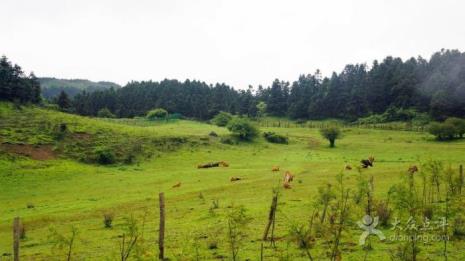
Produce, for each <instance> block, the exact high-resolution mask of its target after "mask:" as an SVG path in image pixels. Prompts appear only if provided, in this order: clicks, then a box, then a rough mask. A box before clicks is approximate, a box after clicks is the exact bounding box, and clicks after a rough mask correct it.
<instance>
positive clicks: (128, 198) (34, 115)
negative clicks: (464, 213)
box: [0, 104, 465, 260]
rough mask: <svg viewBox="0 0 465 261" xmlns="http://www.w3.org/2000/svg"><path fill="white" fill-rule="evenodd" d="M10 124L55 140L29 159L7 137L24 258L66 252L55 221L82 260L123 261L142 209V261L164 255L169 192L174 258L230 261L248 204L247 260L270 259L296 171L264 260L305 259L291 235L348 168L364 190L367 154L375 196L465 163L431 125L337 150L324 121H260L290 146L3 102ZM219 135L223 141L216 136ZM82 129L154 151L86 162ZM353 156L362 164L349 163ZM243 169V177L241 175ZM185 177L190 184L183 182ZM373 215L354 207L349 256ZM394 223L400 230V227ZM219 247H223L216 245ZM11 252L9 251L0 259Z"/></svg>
mask: <svg viewBox="0 0 465 261" xmlns="http://www.w3.org/2000/svg"><path fill="white" fill-rule="evenodd" d="M139 121H144V120H139ZM62 122H66V123H68V125H67V126H68V128H69V131H70V133H71V134H68V135H70V137H72V138H64V139H63V141H60V142H61V143H60V142H57V141H56V140H55V139H54V138H53V136H51V134H50V133H51V132H50V130H52V129H53V126H52V127H50V126H49V125H56V124H58V123H62ZM0 128H1V129H0V142H1V143H9V144H20V143H22V144H30V145H34V146H35V147H36V148H37V147H40V146H43V145H47V144H48V145H50V146H51V150H52V151H56V152H53V153H56V154H54V155H53V157H51V159H48V160H33V159H30V158H28V157H22V156H18V155H16V154H14V153H12V151H9V149H8V148H7V147H6V145H3V149H2V151H0V255H2V254H3V253H12V234H11V230H12V229H11V224H12V220H13V218H14V217H16V216H19V217H21V218H22V219H23V222H24V223H25V228H26V238H25V239H24V240H22V241H21V255H22V257H23V260H55V259H56V260H63V256H64V255H63V254H62V253H61V252H60V251H59V250H56V249H55V250H52V249H53V244H52V242H51V241H50V239H49V238H48V235H50V229H51V227H54V228H55V229H57V231H59V232H60V233H65V234H66V233H68V232H69V230H70V227H71V226H75V227H76V228H77V229H78V231H79V237H78V239H79V240H78V241H77V243H76V246H75V253H76V256H75V257H76V259H77V260H107V259H108V260H115V259H118V249H119V245H118V244H119V242H120V238H119V235H121V234H122V233H123V231H124V230H123V229H124V226H123V224H124V222H125V218H127V217H129V216H131V215H133V216H134V217H135V218H136V219H137V220H138V221H139V225H140V226H139V229H142V228H141V223H142V220H143V219H144V217H145V226H144V238H143V240H140V242H139V243H140V246H139V248H138V249H137V251H139V252H137V255H138V256H139V257H138V258H137V259H138V260H154V259H155V257H156V256H157V238H158V222H159V220H158V193H159V192H164V193H165V197H166V211H167V213H166V217H167V225H166V236H165V238H166V248H167V249H166V256H168V257H169V258H170V259H171V260H196V256H198V257H199V258H200V259H199V260H213V259H228V257H229V256H230V253H229V250H228V245H227V241H226V236H225V235H226V232H227V222H226V218H225V217H226V215H227V213H228V212H229V211H231V209H233V208H235V207H236V206H240V205H242V206H243V207H244V208H245V209H246V214H247V215H248V216H249V217H251V223H250V224H249V225H248V230H247V231H248V233H247V237H246V238H245V239H244V240H243V244H244V246H243V247H242V248H241V250H240V252H239V256H240V260H246V259H249V260H259V255H260V244H261V237H262V235H263V230H264V227H265V224H266V220H267V217H268V210H269V207H270V203H271V197H272V188H275V187H279V188H281V181H282V175H283V173H284V171H285V170H289V171H291V172H292V173H293V174H295V176H296V178H295V180H294V182H293V183H292V189H290V190H281V191H280V196H279V204H278V213H277V216H276V218H277V220H276V221H277V224H276V228H275V229H276V231H275V236H276V237H277V238H278V240H277V243H276V249H274V248H272V247H270V246H269V243H266V244H265V250H264V257H265V260H306V257H305V255H304V253H303V252H302V251H301V250H299V249H298V248H297V246H296V244H294V243H293V242H289V241H287V240H286V235H287V234H288V231H289V228H290V224H292V223H301V224H307V223H308V221H309V219H310V216H311V213H312V209H313V206H314V202H315V200H316V195H317V189H318V187H319V186H322V185H325V184H326V183H328V182H329V183H333V184H335V183H336V175H338V174H339V173H340V172H343V173H344V174H343V175H344V178H343V179H344V184H345V185H347V186H353V187H354V189H355V184H356V182H357V177H358V175H359V174H358V173H357V171H356V169H355V166H357V165H359V161H360V160H361V159H365V158H367V157H368V156H370V155H373V156H374V157H375V163H374V167H373V168H370V169H364V170H363V171H362V175H365V176H367V177H368V176H369V175H373V177H374V185H375V196H376V197H377V198H379V199H383V198H385V197H386V195H387V192H388V190H389V188H390V186H391V185H393V184H395V183H399V182H401V179H400V177H401V176H402V175H405V173H406V170H407V169H408V168H409V166H411V165H418V166H420V165H421V163H423V162H426V161H427V160H429V159H435V160H441V161H443V162H444V164H445V165H446V166H448V165H449V164H450V165H451V166H452V167H453V168H457V167H458V165H459V164H463V163H464V162H465V153H464V152H465V141H463V140H461V141H454V142H444V143H439V142H436V141H434V140H433V137H432V136H430V135H429V134H428V133H425V132H411V131H394V130H372V129H362V128H344V129H343V134H344V137H343V138H342V139H341V140H338V141H337V142H336V148H334V149H330V148H329V147H328V144H327V142H326V141H325V140H323V139H322V138H321V136H320V135H319V132H318V129H316V128H299V127H292V128H284V127H261V130H262V131H265V130H267V131H274V132H277V133H280V134H283V135H286V136H288V137H289V141H290V143H289V144H288V145H277V144H270V143H267V142H266V141H265V140H264V139H263V138H260V139H258V140H256V141H254V142H252V143H241V144H239V145H226V144H222V143H220V142H219V139H220V137H221V136H225V135H227V134H228V131H227V130H226V129H225V128H220V127H216V126H213V125H209V124H206V123H199V122H194V121H187V120H177V121H172V122H167V123H153V124H152V123H149V122H143V123H141V122H133V121H131V120H119V121H118V120H99V119H92V118H84V117H80V116H71V115H68V114H64V113H59V112H54V111H47V110H42V109H37V108H27V107H25V108H23V109H22V111H16V110H14V109H13V108H12V106H11V105H9V104H1V106H0ZM212 131H214V132H215V133H217V134H218V135H219V136H220V137H212V136H209V135H208V134H209V133H210V132H212ZM75 133H80V134H79V135H81V136H76V134H75ZM83 133H84V134H86V135H89V137H91V138H89V139H91V141H92V143H101V144H100V145H99V146H103V145H105V146H110V147H111V146H114V147H115V148H119V149H121V151H123V152H124V147H127V146H129V145H131V144H133V143H134V142H141V144H142V145H143V149H144V150H143V151H144V154H143V156H140V158H139V160H138V161H137V163H133V164H129V165H128V164H123V163H117V164H114V165H110V166H101V165H97V164H90V163H84V162H81V161H79V160H78V159H77V158H73V157H74V155H81V154H85V153H88V152H87V151H80V152H77V150H76V149H72V148H71V147H70V146H81V145H82V144H81V143H79V142H78V140H79V139H83V137H87V136H85V135H84V134H83ZM73 135H74V136H73ZM170 137H185V140H182V141H179V142H180V143H181V144H180V145H176V146H173V145H171V143H170V142H173V141H171V140H169V141H167V142H165V143H163V144H164V145H163V146H164V147H163V148H161V147H160V148H155V147H151V146H155V145H153V144H154V143H153V141H152V139H153V140H157V141H158V140H159V139H161V138H170ZM89 142H90V141H89ZM102 144H103V145H102ZM92 145H93V146H94V144H92ZM1 148H2V147H0V149H1ZM111 148H113V147H111ZM54 149H55V150H54ZM8 151H9V152H10V153H7V152H8ZM60 151H61V152H62V153H63V154H60V153H61V152H60ZM147 151H148V152H151V153H150V155H149V154H148V152H147ZM66 153H68V154H66ZM66 155H68V156H66ZM141 155H142V154H141ZM220 160H224V161H227V162H228V163H229V164H230V166H229V167H227V168H226V167H221V168H211V169H197V168H196V166H197V164H199V163H206V162H211V161H220ZM346 164H349V165H351V166H354V168H353V169H352V170H350V171H349V170H344V166H345V165H346ZM273 166H280V168H281V171H280V172H279V173H276V172H272V171H271V168H272V167H273ZM232 176H235V177H240V178H241V180H240V181H236V182H230V180H229V179H230V177H232ZM178 182H181V186H180V187H178V188H172V186H173V185H174V184H176V183H178ZM213 201H215V202H218V208H212V204H213V203H212V202H213ZM28 205H29V208H28ZM210 209H211V210H210ZM109 212H111V213H113V214H114V217H115V218H114V225H113V228H111V229H108V228H104V226H103V214H104V213H109ZM362 216H363V209H362V208H361V207H360V206H357V205H354V206H353V208H352V210H351V220H350V221H349V223H348V227H349V230H348V232H345V233H344V234H343V244H342V245H341V249H342V250H343V260H363V257H364V256H365V254H366V251H364V250H363V249H362V248H361V247H360V246H358V245H357V244H358V239H359V235H360V234H361V232H362V231H361V230H360V229H358V226H357V224H356V223H355V222H356V221H358V220H359V219H361V218H362ZM383 231H384V232H385V234H387V235H389V234H391V233H392V232H391V231H390V230H389V228H386V229H383ZM322 242H323V240H320V241H317V244H316V246H315V248H314V249H312V250H311V251H312V254H313V255H314V256H315V257H317V260H326V259H327V257H326V256H325V254H324V252H325V251H327V249H328V246H327V245H324V244H323V243H322ZM213 243H216V245H217V248H213V247H212V245H213ZM372 244H373V250H371V251H369V252H368V259H367V260H390V257H389V253H388V250H389V249H394V248H395V247H396V244H395V243H392V242H379V241H378V239H377V238H373V239H372ZM196 246H197V247H196ZM441 247H442V245H441V243H440V242H439V243H430V244H428V245H422V246H421V252H420V254H419V257H420V258H421V259H419V260H442V256H441ZM464 247H465V243H464V242H463V241H457V240H455V241H452V242H450V244H449V260H465V252H463V248H464ZM196 249H197V250H198V253H196V251H195V250H196ZM9 258H10V257H9V256H7V255H5V257H0V260H9ZM286 258H287V259H286ZM134 259H136V258H134Z"/></svg>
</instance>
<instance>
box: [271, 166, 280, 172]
mask: <svg viewBox="0 0 465 261" xmlns="http://www.w3.org/2000/svg"><path fill="white" fill-rule="evenodd" d="M271 171H273V172H276V171H279V166H273V168H272V169H271Z"/></svg>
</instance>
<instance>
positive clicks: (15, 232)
mask: <svg viewBox="0 0 465 261" xmlns="http://www.w3.org/2000/svg"><path fill="white" fill-rule="evenodd" d="M19 226H20V224H19V217H15V218H14V220H13V258H14V259H13V260H14V261H19Z"/></svg>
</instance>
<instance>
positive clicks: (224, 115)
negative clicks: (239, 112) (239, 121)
mask: <svg viewBox="0 0 465 261" xmlns="http://www.w3.org/2000/svg"><path fill="white" fill-rule="evenodd" d="M232 118H233V116H232V115H231V114H230V113H228V112H224V111H220V112H219V113H218V114H217V115H216V116H215V117H214V118H213V119H212V120H211V122H212V123H213V124H215V125H216V126H220V127H224V126H226V125H228V123H229V121H231V120H232Z"/></svg>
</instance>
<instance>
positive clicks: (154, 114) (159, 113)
mask: <svg viewBox="0 0 465 261" xmlns="http://www.w3.org/2000/svg"><path fill="white" fill-rule="evenodd" d="M167 116H168V112H167V111H166V110H165V109H162V108H157V109H154V110H151V111H149V112H147V116H146V117H147V119H148V120H151V121H154V120H159V119H165V118H166V117H167Z"/></svg>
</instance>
